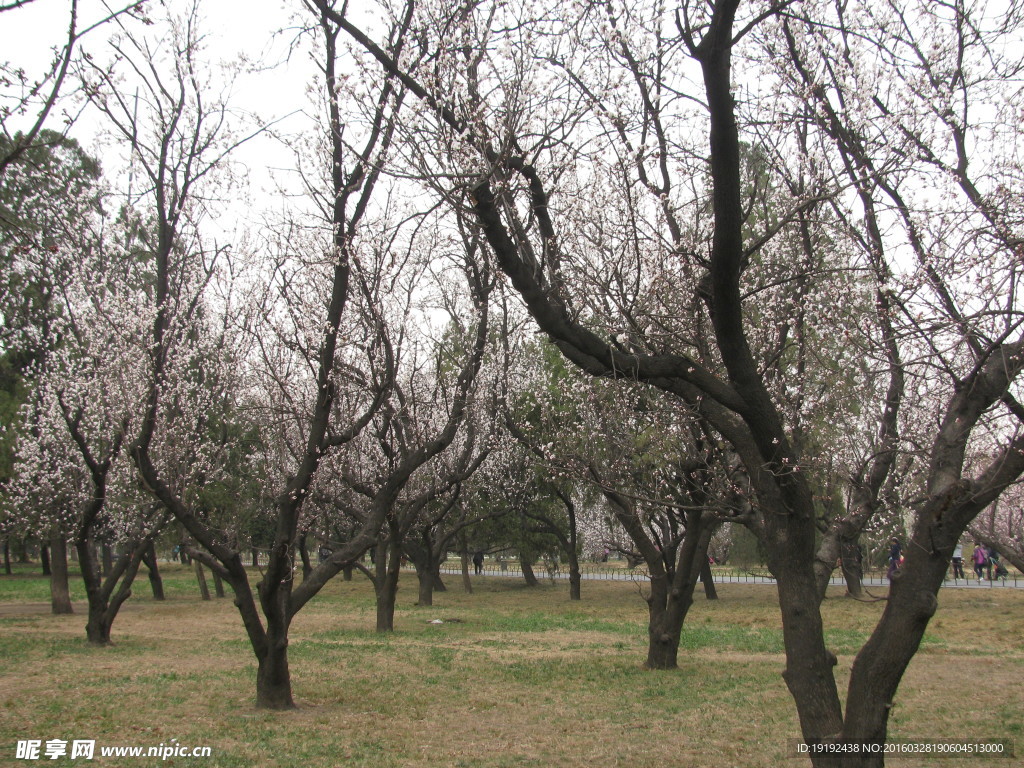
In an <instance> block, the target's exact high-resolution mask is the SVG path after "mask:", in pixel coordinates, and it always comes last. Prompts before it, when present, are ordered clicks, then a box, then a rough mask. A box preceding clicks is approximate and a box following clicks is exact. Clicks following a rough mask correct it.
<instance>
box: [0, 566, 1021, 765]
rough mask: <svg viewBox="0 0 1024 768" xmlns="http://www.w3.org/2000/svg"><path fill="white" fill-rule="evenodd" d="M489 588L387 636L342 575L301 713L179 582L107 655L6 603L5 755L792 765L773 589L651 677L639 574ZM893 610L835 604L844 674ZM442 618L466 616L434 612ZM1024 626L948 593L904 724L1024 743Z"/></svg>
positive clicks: (902, 729) (994, 602) (902, 703)
mask: <svg viewBox="0 0 1024 768" xmlns="http://www.w3.org/2000/svg"><path fill="white" fill-rule="evenodd" d="M173 577H174V576H173V574H172V578H173ZM179 577H180V578H181V579H182V583H183V584H184V585H186V587H187V581H186V578H187V576H186V575H185V574H180V576H179ZM478 584H479V585H480V588H478V589H477V591H476V592H475V593H474V594H472V595H466V594H464V593H462V591H461V589H459V587H458V585H457V584H453V587H454V588H453V589H452V591H451V592H448V593H445V594H441V595H438V597H437V601H436V602H437V605H436V606H435V607H433V608H429V609H427V608H424V609H420V608H416V607H413V606H411V605H409V603H410V602H411V601H413V600H414V599H415V590H414V589H413V588H412V586H411V585H407V586H406V588H405V589H404V590H403V591H402V592H400V606H401V607H400V609H399V612H398V615H397V617H396V625H397V627H398V631H397V632H396V633H395V634H393V635H390V636H381V635H377V634H376V633H374V632H373V631H372V626H373V616H374V614H373V605H372V594H371V592H370V590H369V588H368V585H367V584H366V583H365V582H363V581H356V582H351V583H344V582H341V581H336V582H335V583H332V584H331V585H329V587H328V589H327V591H326V594H324V595H322V596H320V597H318V598H317V600H316V601H314V602H313V603H312V604H311V605H310V606H308V607H307V609H306V610H304V611H303V612H302V613H301V614H300V615H299V617H298V618H297V620H296V622H295V624H294V626H293V631H292V645H291V661H292V674H293V686H294V691H295V695H296V699H297V702H298V704H299V709H298V710H297V711H294V712H288V713H283V714H282V713H267V712H260V711H257V710H255V709H254V708H253V706H252V699H253V686H254V663H253V659H252V655H251V651H250V650H249V648H248V644H247V642H246V640H245V638H244V635H243V632H242V628H241V623H240V621H239V619H238V615H237V612H236V611H235V609H234V608H233V606H232V605H231V603H230V601H226V600H221V601H215V602H211V603H201V602H199V601H198V600H197V599H194V598H192V597H190V596H188V595H187V592H188V590H187V588H186V587H183V588H182V589H181V590H179V596H178V597H175V598H174V599H171V600H169V601H167V602H166V603H163V604H158V603H153V602H150V601H148V600H146V599H144V598H143V599H138V598H136V599H133V601H132V602H130V603H129V604H128V605H127V606H126V607H125V609H124V611H123V612H122V615H121V616H120V617H119V618H118V621H117V623H116V624H115V627H114V638H115V644H114V646H113V647H110V648H102V649H95V648H90V647H89V646H87V645H86V643H85V640H84V632H83V625H84V618H83V616H82V615H81V613H80V614H79V615H76V616H73V617H54V616H49V615H46V614H41V613H38V612H32V611H30V610H24V611H20V612H19V610H18V608H16V607H15V608H12V607H11V604H10V603H8V604H7V605H5V606H3V611H2V612H0V658H3V657H4V656H6V659H5V660H4V665H3V667H4V674H3V676H2V677H0V735H2V736H3V738H2V739H0V764H7V763H6V762H4V761H5V760H7V759H8V758H13V756H14V748H15V742H16V740H18V739H27V738H38V739H43V740H46V739H50V738H62V739H75V738H90V739H96V740H97V743H98V744H99V745H120V744H123V745H138V746H152V745H156V744H159V743H161V742H163V743H169V742H170V740H171V739H172V738H176V739H178V741H179V743H181V744H188V745H208V746H211V747H212V748H213V750H214V756H213V758H210V759H204V760H200V759H196V760H192V761H189V760H184V759H180V758H179V759H176V760H168V761H166V762H165V763H164V764H166V765H177V766H186V765H196V766H200V765H202V766H223V767H224V768H231V767H232V766H280V767H281V768H285V767H289V768H290V767H291V766H311V767H316V766H345V767H346V768H347V767H348V766H374V767H375V768H377V767H379V768H383V767H385V766H387V767H389V768H390V767H391V766H409V767H410V768H420V767H421V766H422V767H423V768H426V766H430V767H431V768H445V767H447V766H453V767H454V766H467V767H469V766H472V767H473V768H476V767H477V766H481V767H482V768H499V767H504V766H539V767H542V768H578V767H579V766H591V765H601V766H623V767H625V766H632V767H638V766H639V767H640V768H643V767H645V766H656V765H657V766H673V767H676V766H691V765H692V766H718V765H721V766H750V767H753V766H769V765H776V764H778V763H779V762H783V763H785V762H786V757H787V754H788V750H789V749H790V743H791V741H790V740H791V739H793V738H794V737H795V736H796V734H797V732H798V731H797V723H796V717H795V713H794V708H793V705H792V702H791V699H790V697H789V695H788V693H787V691H786V689H785V686H784V684H783V682H782V680H781V677H780V673H781V671H782V668H783V664H784V659H783V656H782V647H781V640H780V639H779V631H778V621H779V620H778V610H777V607H776V605H775V600H774V597H775V596H774V591H773V590H772V588H770V587H762V586H733V585H724V586H722V587H721V588H720V594H721V600H719V601H717V602H714V603H710V602H707V601H704V600H703V598H698V601H697V603H696V604H695V606H694V608H693V611H692V613H691V617H690V619H689V622H688V629H687V630H686V633H685V636H684V646H685V647H686V650H685V651H684V652H683V654H682V656H681V667H680V669H679V670H677V671H674V672H648V671H644V670H643V669H642V668H641V662H642V660H643V658H644V656H645V631H644V624H645V615H644V606H643V604H642V602H641V601H640V599H639V598H638V596H637V594H636V587H635V586H634V585H631V584H629V583H622V582H609V583H586V584H584V600H583V601H582V603H577V604H572V603H570V602H569V601H568V600H567V599H566V595H565V593H564V591H563V590H562V589H561V588H558V589H556V588H552V587H549V586H544V587H541V588H539V589H535V590H528V589H525V588H522V587H520V586H519V585H518V584H516V583H514V582H511V581H506V580H503V579H500V578H497V577H494V578H490V579H485V580H483V581H481V582H478ZM139 592H140V594H141V592H142V586H141V585H140V588H139ZM882 607H883V604H882V603H874V604H871V603H855V602H852V601H849V600H845V599H830V600H827V601H826V603H825V608H824V610H825V615H826V620H827V622H828V625H829V627H830V628H831V629H830V635H829V637H830V643H831V645H832V646H833V647H835V648H836V649H837V651H838V652H839V658H840V664H839V671H838V676H839V679H840V684H841V685H842V684H844V683H845V679H846V676H847V675H848V671H849V666H850V663H851V662H852V656H853V653H854V652H855V650H856V648H857V647H859V645H860V643H861V642H862V641H863V639H864V638H865V637H866V635H867V633H868V632H869V630H870V627H871V626H872V625H873V623H874V621H875V620H876V619H877V616H878V614H879V613H880V612H881V610H882ZM437 617H440V618H458V619H461V621H460V622H458V623H446V624H443V625H440V626H434V625H430V624H428V622H429V621H430V620H431V619H434V618H437ZM1022 620H1024V592H1016V591H1011V590H1001V591H995V590H992V591H985V592H979V591H966V590H959V591H954V590H948V591H946V592H944V593H943V594H942V596H941V607H940V612H939V615H938V617H937V618H936V619H935V620H934V621H933V623H932V627H931V629H930V631H929V635H928V638H927V641H926V643H925V645H924V647H923V648H922V651H921V653H919V654H918V656H917V657H916V658H915V660H914V662H913V664H912V665H911V667H910V670H909V671H908V673H907V676H906V678H905V681H904V683H903V685H902V686H901V689H900V696H899V699H898V701H897V706H896V709H895V710H894V713H893V717H892V735H893V736H894V737H895V738H904V739H911V740H915V739H939V738H954V737H957V738H959V737H963V738H972V739H982V738H1001V739H1016V740H1017V741H1018V742H1020V743H1019V745H1018V746H1019V747H1020V748H1024V740H1022V732H1021V717H1020V713H1021V712H1022V711H1024V693H1022V689H1021V686H1020V680H1021V679H1024V675H1022V672H1024V648H1022V645H1021V639H1020V627H1021V626H1022V625H1024V624H1022ZM979 681H980V682H981V683H982V685H983V692H981V693H978V692H977V689H978V684H979ZM57 762H58V764H61V763H63V764H67V763H68V762H69V761H66V760H65V761H57ZM159 762H160V761H159V760H157V759H155V758H149V759H148V760H147V759H144V758H142V759H140V758H136V759H131V760H129V759H124V760H122V761H121V762H118V760H117V759H115V758H106V759H102V758H99V757H97V758H96V760H95V764H96V765H101V766H116V765H122V764H123V765H135V766H138V765H145V764H154V763H159ZM986 762H989V763H991V764H1006V763H1005V762H995V761H986ZM10 764H16V762H15V761H14V760H13V759H12V760H10ZM21 764H22V765H28V764H30V763H25V762H22V763H21ZM792 764H794V765H800V764H802V763H801V762H800V761H792ZM893 764H894V765H899V766H913V765H918V764H920V765H926V764H928V763H926V762H922V763H918V762H915V761H910V760H901V761H899V762H896V761H893ZM955 764H956V763H953V765H955Z"/></svg>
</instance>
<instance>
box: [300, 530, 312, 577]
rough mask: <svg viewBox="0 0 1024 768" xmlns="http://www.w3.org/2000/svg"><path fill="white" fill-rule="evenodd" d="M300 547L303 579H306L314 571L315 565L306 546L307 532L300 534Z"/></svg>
mask: <svg viewBox="0 0 1024 768" xmlns="http://www.w3.org/2000/svg"><path fill="white" fill-rule="evenodd" d="M298 549H299V557H300V558H301V560H302V579H303V580H306V579H308V578H309V574H311V573H312V572H313V565H312V563H310V562H309V550H308V549H307V547H306V534H302V535H301V536H299V543H298Z"/></svg>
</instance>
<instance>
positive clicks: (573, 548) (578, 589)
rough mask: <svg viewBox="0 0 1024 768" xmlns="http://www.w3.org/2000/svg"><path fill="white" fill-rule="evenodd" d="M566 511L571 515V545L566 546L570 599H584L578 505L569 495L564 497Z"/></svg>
mask: <svg viewBox="0 0 1024 768" xmlns="http://www.w3.org/2000/svg"><path fill="white" fill-rule="evenodd" d="M563 503H565V508H566V512H567V513H568V517H569V546H568V547H567V548H566V550H567V551H566V553H565V554H566V557H568V559H569V600H570V601H571V600H581V599H582V577H581V575H580V558H579V554H578V551H579V543H578V538H579V534H578V531H577V527H578V526H577V523H576V505H575V504H573V503H572V500H571V499H569V497H568V496H565V497H563Z"/></svg>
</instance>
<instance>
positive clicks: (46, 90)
mask: <svg viewBox="0 0 1024 768" xmlns="http://www.w3.org/2000/svg"><path fill="white" fill-rule="evenodd" d="M32 2H34V0H18V1H17V2H10V3H5V4H3V5H0V14H2V13H12V12H13V11H16V10H18V9H19V8H21V7H22V6H26V5H29V4H30V3H32ZM144 5H145V3H144V2H137V3H131V4H129V5H127V6H124V7H122V8H121V9H119V10H112V9H111V8H109V7H108V6H105V10H106V11H107V14H106V15H105V16H102V17H101V18H99V19H98V20H96V21H93V22H91V23H89V24H86V25H83V24H82V23H81V20H80V19H79V3H78V0H71V2H70V7H69V9H68V15H67V19H68V22H67V32H66V34H65V36H64V42H63V44H62V45H61V47H60V48H57V49H55V50H54V57H53V60H52V61H51V62H50V64H49V66H48V67H47V68H46V69H45V70H44V72H43V73H42V74H41V75H39V76H37V78H36V79H32V78H31V77H30V76H29V74H28V73H27V72H26V70H25V69H24V68H23V67H20V66H18V65H17V64H15V63H12V62H7V61H4V62H0V84H2V85H3V87H4V91H0V99H2V100H3V102H4V105H3V107H2V109H0V177H2V176H3V175H5V174H6V173H7V171H8V169H9V168H10V167H11V166H12V165H14V164H16V163H18V162H21V161H23V160H24V156H25V155H26V154H31V153H33V152H35V151H38V150H44V151H45V150H46V149H47V148H48V147H53V146H56V145H57V144H59V143H60V138H59V137H60V134H58V133H55V132H53V131H52V130H47V129H46V128H45V126H46V124H47V122H48V121H49V120H50V119H51V116H52V113H53V111H54V108H55V107H56V106H57V105H58V103H59V101H60V99H61V97H62V96H63V90H64V88H65V85H66V82H67V79H68V75H69V73H70V72H71V70H72V64H73V62H74V58H75V54H76V53H77V52H78V50H79V48H80V42H81V40H82V38H84V37H85V36H86V35H87V34H89V33H90V32H92V31H93V30H95V29H98V28H100V27H102V26H103V25H105V24H107V23H109V22H111V21H113V20H115V19H118V18H119V17H121V16H130V17H134V18H143V19H144V18H145V15H144V10H143V8H144ZM12 15H13V14H12ZM22 120H25V121H27V126H26V127H24V128H22V129H21V130H14V128H13V125H14V124H15V123H16V122H19V121H22ZM72 122H73V118H72V117H71V116H66V117H65V125H66V127H69V126H70V125H71V123H72Z"/></svg>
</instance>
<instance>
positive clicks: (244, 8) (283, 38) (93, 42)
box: [0, 0, 311, 186]
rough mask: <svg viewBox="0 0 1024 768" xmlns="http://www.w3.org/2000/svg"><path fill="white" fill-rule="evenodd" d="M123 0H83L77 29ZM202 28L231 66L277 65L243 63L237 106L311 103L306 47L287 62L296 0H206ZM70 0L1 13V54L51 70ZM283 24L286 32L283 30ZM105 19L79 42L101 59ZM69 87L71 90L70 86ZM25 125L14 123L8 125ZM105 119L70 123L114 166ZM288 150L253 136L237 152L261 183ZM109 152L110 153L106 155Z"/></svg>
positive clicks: (267, 109)
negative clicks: (104, 143) (102, 137)
mask: <svg viewBox="0 0 1024 768" xmlns="http://www.w3.org/2000/svg"><path fill="white" fill-rule="evenodd" d="M190 2H191V0H168V4H169V5H170V6H171V7H172V8H174V7H175V6H180V7H187V6H188V5H189V4H190ZM124 4H126V0H121V2H117V3H115V2H114V0H107V1H106V2H105V1H104V0H80V7H79V28H80V29H84V28H85V27H87V26H89V25H90V24H92V23H94V22H95V21H96V20H97V19H99V18H102V17H103V16H105V15H108V14H109V12H110V11H109V9H115V8H117V9H119V8H122V7H123V6H124ZM149 4H150V7H151V9H152V10H151V11H150V12H151V14H152V15H154V16H158V15H160V8H159V5H160V4H161V2H160V0H149ZM200 7H201V10H200V13H201V18H202V19H204V23H202V28H203V29H204V30H205V31H206V33H207V35H208V44H207V50H208V52H209V56H210V57H211V59H213V60H215V61H219V62H223V63H224V64H226V65H229V66H231V65H233V64H236V63H238V62H239V61H241V60H243V58H244V59H245V60H248V61H250V62H265V63H266V64H268V65H271V64H272V65H276V66H274V68H273V69H268V70H265V71H252V69H249V70H248V71H246V70H242V71H241V72H240V73H239V74H238V75H237V77H236V80H235V83H234V86H233V90H232V98H231V102H232V104H233V106H234V107H235V108H236V109H239V110H242V111H245V112H251V113H255V114H258V115H259V116H260V118H262V119H263V120H265V121H268V122H269V121H272V120H276V119H278V118H280V117H282V116H284V115H288V114H290V113H292V112H295V111H296V110H301V109H303V108H304V107H306V106H307V103H308V102H307V98H306V95H305V88H306V85H307V83H309V82H310V71H311V70H310V68H311V64H310V62H309V60H308V58H307V57H306V56H305V55H303V54H298V55H296V56H295V57H293V58H292V59H291V60H289V61H286V60H285V59H286V56H287V53H288V47H289V43H290V41H291V40H292V38H293V37H294V33H289V32H288V31H287V30H288V28H289V25H290V21H291V18H292V16H293V14H294V13H295V11H297V10H301V3H300V2H299V1H298V0H245V1H244V2H241V1H240V0H208V1H207V2H203V3H202V4H201V6H200ZM70 8H71V3H70V0H33V2H30V3H29V4H28V5H26V6H24V7H22V8H18V9H15V10H11V11H6V12H4V13H2V14H0V60H3V61H5V62H7V63H9V64H10V65H13V66H15V67H22V68H24V69H25V70H26V72H27V74H28V75H29V77H30V78H33V79H35V78H38V77H39V76H40V75H42V74H43V73H44V72H46V70H47V68H48V66H49V64H50V62H51V61H52V59H53V56H54V49H55V48H59V47H61V46H62V45H63V44H64V42H65V40H66V35H67V27H68V20H69V18H70V17H69V12H70ZM137 26H138V25H136V27H137ZM281 30H284V32H283V33H280V32H281ZM116 31H117V30H116V27H115V25H113V24H108V25H105V26H103V27H100V28H97V29H95V30H94V31H92V32H90V33H89V34H88V35H87V36H86V37H85V38H83V40H82V42H81V44H80V45H81V47H82V48H83V49H84V50H88V51H92V52H95V54H96V55H97V57H98V58H104V57H105V56H106V53H105V52H104V49H105V47H106V42H107V40H108V39H109V37H110V35H111V34H113V33H114V32H116ZM67 90H70V89H67ZM60 121H61V115H60V114H55V115H54V116H53V119H51V121H50V124H51V125H52V126H53V127H54V128H59V127H60ZM20 127H22V126H21V125H18V124H17V123H15V124H14V125H13V126H11V125H9V126H8V129H12V128H13V129H17V128H20ZM282 127H283V128H284V129H286V130H287V129H289V128H290V129H291V130H300V129H301V127H302V120H301V118H292V119H290V120H288V121H286V122H284V123H283V124H282ZM101 130H102V123H101V121H99V120H98V119H97V117H96V116H95V115H90V114H89V113H88V111H86V112H85V113H83V114H82V115H81V117H80V118H79V119H78V122H77V123H76V125H75V126H74V128H73V129H72V130H71V135H73V136H74V137H75V138H77V139H78V140H79V141H80V142H81V143H82V144H83V145H84V146H85V147H86V148H87V149H89V150H90V151H91V152H93V153H94V154H97V155H99V156H100V159H101V160H102V161H103V163H104V167H105V168H106V169H107V170H108V172H109V171H113V170H114V169H113V167H112V166H114V165H115V164H116V160H115V158H114V157H111V156H109V154H107V153H105V152H104V151H103V150H102V149H101V148H100V146H99V145H98V144H97V135H98V133H99V132H100V131H101ZM283 154H284V153H281V151H280V148H275V147H273V146H271V145H270V143H269V142H254V144H253V146H252V147H248V148H246V149H245V151H243V152H241V153H239V155H238V158H237V159H239V160H241V162H243V163H244V164H245V165H246V166H248V167H249V168H250V169H251V170H252V173H253V177H254V178H253V182H254V184H256V185H257V186H261V185H265V184H266V183H267V179H266V178H265V173H264V169H263V168H262V167H261V166H271V165H275V164H277V165H280V164H282V163H275V161H274V156H275V155H277V156H278V157H279V158H280V159H281V160H282V161H284V157H283ZM104 155H106V156H104Z"/></svg>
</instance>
